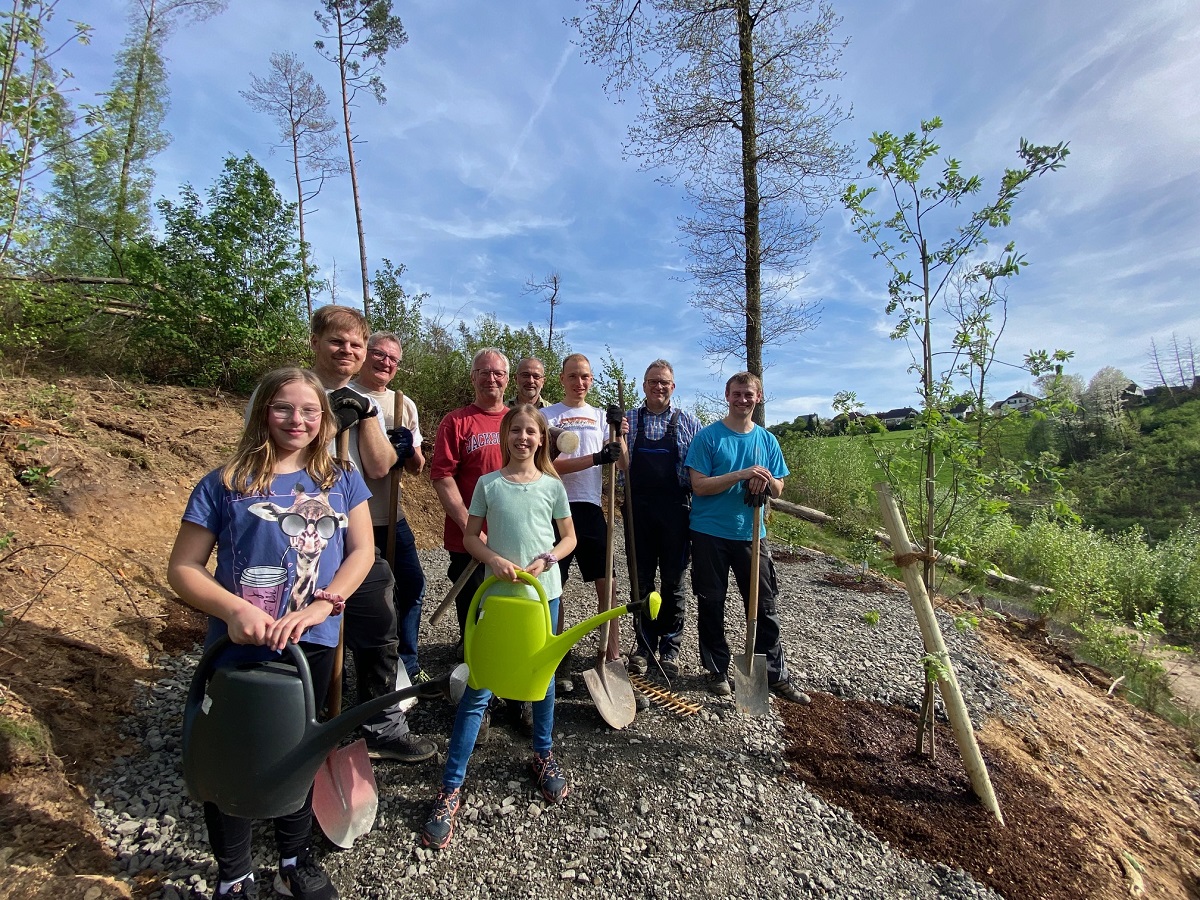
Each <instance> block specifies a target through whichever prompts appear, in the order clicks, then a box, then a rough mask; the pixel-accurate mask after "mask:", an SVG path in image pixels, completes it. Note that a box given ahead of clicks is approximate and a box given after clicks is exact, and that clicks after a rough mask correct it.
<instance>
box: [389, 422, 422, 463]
mask: <svg viewBox="0 0 1200 900" xmlns="http://www.w3.org/2000/svg"><path fill="white" fill-rule="evenodd" d="M387 436H388V440H389V441H391V442H392V449H393V450H395V451H396V459H397V465H399V464H400V463H403V462H404V461H405V460H406V459H412V456H413V453H415V452H416V451H415V450H414V449H413V433H412V432H411V431H410V430H409V429H407V428H405V427H404V426H403V425H400V426H399V427H397V428H389V429H388V433H387Z"/></svg>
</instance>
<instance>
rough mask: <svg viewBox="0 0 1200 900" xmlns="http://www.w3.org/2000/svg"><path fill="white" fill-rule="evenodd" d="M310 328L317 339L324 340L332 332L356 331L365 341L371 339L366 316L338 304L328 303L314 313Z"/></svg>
mask: <svg viewBox="0 0 1200 900" xmlns="http://www.w3.org/2000/svg"><path fill="white" fill-rule="evenodd" d="M309 328H310V329H312V333H313V337H317V338H323V337H325V335H326V334H328V333H329V332H331V331H356V332H358V333H359V334H361V335H362V339H363V340H364V341H366V340H369V339H370V337H371V326H370V325H368V324H367V317H366V316H364V315H363V314H362V313H361V312H359V311H358V310H357V309H354V308H353V307H350V306H338V305H337V304H336V303H328V304H326V305H325V306H322V307H320V308H319V309H318V310H317V311H316V312H315V313H313V316H312V321H311V322H310V323H309Z"/></svg>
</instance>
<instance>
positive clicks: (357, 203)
mask: <svg viewBox="0 0 1200 900" xmlns="http://www.w3.org/2000/svg"><path fill="white" fill-rule="evenodd" d="M337 25H338V78H339V80H340V81H341V85H342V122H343V123H344V124H345V126H346V160H347V162H348V163H349V167H350V191H351V193H352V194H353V195H354V222H355V226H356V227H357V229H358V263H359V267H360V269H361V270H362V298H363V315H365V316H366V317H367V318H368V319H370V318H371V277H370V275H369V274H368V273H367V238H366V233H365V231H364V230H363V215H362V200H361V199H360V197H359V193H358V165H357V162H356V161H355V159H354V135H353V134H352V133H351V131H350V85H349V83H348V82H347V80H346V38H345V27H346V26H345V22H344V21H343V20H342V10H341V7H338V9H337Z"/></svg>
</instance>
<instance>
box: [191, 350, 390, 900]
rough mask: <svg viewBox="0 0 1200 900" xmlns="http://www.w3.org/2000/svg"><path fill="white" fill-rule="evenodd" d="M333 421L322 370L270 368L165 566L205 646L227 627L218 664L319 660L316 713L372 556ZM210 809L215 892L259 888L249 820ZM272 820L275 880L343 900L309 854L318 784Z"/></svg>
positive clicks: (362, 487) (201, 488) (302, 892)
mask: <svg viewBox="0 0 1200 900" xmlns="http://www.w3.org/2000/svg"><path fill="white" fill-rule="evenodd" d="M336 430H337V421H336V419H335V417H334V416H333V414H332V412H331V410H330V406H329V400H328V399H327V397H326V394H325V390H324V388H323V387H322V385H321V382H320V381H319V380H318V379H317V377H316V375H314V374H313V373H312V372H309V371H307V370H304V369H297V368H286V369H277V370H275V371H274V372H270V373H268V374H267V375H266V376H264V378H263V380H262V381H261V383H260V384H259V386H258V388H257V390H256V391H255V394H254V399H253V401H252V403H251V407H250V412H249V415H248V416H247V420H246V427H245V429H244V431H243V432H242V437H241V440H240V442H239V443H238V447H237V450H236V451H235V452H234V455H233V458H232V459H231V460H230V461H229V462H228V463H226V464H225V465H224V466H223V467H222V468H220V469H215V470H214V471H212V472H210V473H209V474H208V475H206V476H204V478H202V479H201V480H200V483H199V484H198V485H196V488H195V490H193V491H192V494H191V497H190V499H189V500H188V504H187V508H186V509H185V510H184V513H183V522H182V523H181V525H180V527H179V534H178V536H177V537H176V538H175V546H174V548H173V549H172V551H171V559H170V562H169V563H168V566H167V578H168V581H169V582H170V584H171V586H172V587H173V588H174V589H175V590H176V591H177V592H178V594H179V596H180V597H181V598H182V599H183V600H184V601H185V602H186V603H188V604H189V605H191V606H193V607H195V608H196V609H198V610H200V611H201V612H203V613H206V614H207V615H208V636H207V639H206V641H205V646H206V647H207V646H209V645H211V644H212V643H213V642H215V641H216V640H217V639H218V638H220V637H221V636H223V635H228V636H229V639H230V640H231V641H232V646H231V647H230V648H229V651H228V652H227V653H225V654H224V655H223V656H222V658H221V660H219V661H218V664H219V665H224V664H235V663H239V662H245V661H251V660H262V659H268V658H275V657H279V658H282V654H281V653H280V651H281V650H283V648H284V647H285V645H286V644H287V643H288V642H289V641H295V642H297V643H298V644H299V646H300V649H301V650H302V651H303V652H304V655H305V657H306V658H307V659H308V664H309V668H310V669H311V670H312V676H313V689H314V693H315V694H316V701H317V709H320V708H321V707H322V705H323V704H324V694H325V691H326V689H327V688H328V686H329V676H330V672H331V671H332V668H333V656H334V648H335V647H336V646H337V642H338V631H339V627H340V623H341V614H342V611H343V609H344V608H345V600H344V599H343V598H344V597H348V596H350V595H351V594H352V593H354V591H355V589H357V588H358V586H359V584H361V582H362V580H363V578H364V577H365V576H366V574H367V572H368V570H369V569H370V568H371V564H372V563H373V562H374V558H375V553H374V546H373V542H372V535H371V516H370V513H369V512H368V509H367V498H368V497H369V496H370V493H369V491H368V490H367V486H366V484H365V483H364V482H363V479H362V476H361V475H359V473H358V472H357V471H356V470H354V469H353V468H352V467H351V466H349V464H346V463H341V462H338V461H337V460H335V459H333V457H332V456H330V454H329V450H328V446H329V443H330V441H331V440H332V439H333V437H334V432H335V431H336ZM214 549H215V550H216V557H217V558H216V568H215V571H214V572H212V573H210V572H209V570H208V568H207V563H208V560H209V557H210V556H211V555H212V553H213V550H214ZM246 752H247V753H253V752H254V748H253V747H247V748H246ZM228 763H229V764H230V765H237V764H238V760H236V759H231V760H228ZM204 819H205V823H206V825H207V826H208V837H209V843H210V844H211V845H212V849H213V854H214V856H216V859H217V869H218V873H219V884H218V886H217V891H216V893H215V894H214V897H217V898H227V897H255V896H257V891H258V888H257V885H256V883H255V873H254V867H253V863H252V861H251V848H250V825H251V823H250V820H249V819H243V818H239V817H236V816H232V815H228V814H227V813H224V812H222V811H221V810H220V809H219V808H217V806H216V805H215V804H213V803H205V804H204ZM274 824H275V843H276V846H277V848H278V850H279V870H278V874H277V875H276V879H275V888H276V890H277V891H279V892H280V893H284V894H286V895H289V896H293V897H308V898H321V900H331V898H336V897H337V895H338V894H337V890H336V889H335V888H334V886H333V884H332V882H330V880H329V876H328V875H327V874H326V873H325V871H324V870H323V869H322V868H321V865H320V864H319V863H318V862H317V861H316V860H315V858H314V857H313V855H312V846H311V844H312V791H311V789H310V790H309V795H308V799H307V800H306V802H305V804H304V805H303V806H302V807H301V808H300V809H299V810H297V811H296V812H294V813H292V814H290V815H287V816H281V817H280V818H277V819H275V821H274Z"/></svg>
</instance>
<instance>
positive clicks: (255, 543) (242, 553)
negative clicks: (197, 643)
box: [183, 469, 370, 647]
mask: <svg viewBox="0 0 1200 900" xmlns="http://www.w3.org/2000/svg"><path fill="white" fill-rule="evenodd" d="M368 497H370V491H368V490H367V486H366V483H365V482H364V481H363V479H362V476H361V475H360V474H359V473H358V472H357V471H350V472H343V473H341V474H340V475H339V477H338V480H337V481H336V482H335V483H334V485H333V487H332V488H330V490H329V491H328V493H326V492H323V491H322V490H321V489H320V488H319V487H318V486H317V484H316V483H315V482H314V481H313V480H312V478H311V477H310V476H309V474H308V473H307V472H305V471H300V472H293V473H291V474H288V475H277V476H276V477H275V480H274V481H272V482H271V490H270V493H269V494H268V495H267V496H263V495H262V494H253V495H248V494H240V493H237V492H236V491H230V490H227V489H226V488H225V486H224V485H223V484H221V470H220V469H216V470H214V471H212V472H209V473H208V474H207V475H205V476H204V477H203V478H202V479H201V480H200V483H199V484H197V485H196V488H195V490H193V491H192V496H191V497H190V498H189V499H188V504H187V508H186V509H185V510H184V512H183V520H184V521H185V522H192V523H194V524H196V525H199V526H200V527H202V528H205V529H207V530H208V531H211V532H212V533H213V534H215V535H216V536H217V566H216V570H215V573H214V574H215V577H216V579H217V581H218V582H219V583H220V584H221V586H222V587H223V588H225V589H226V590H227V591H230V592H232V593H234V594H237V595H238V596H239V597H242V598H243V599H244V600H246V601H247V602H249V603H253V604H254V605H255V606H257V607H259V608H260V609H263V610H264V611H266V612H267V613H268V614H269V615H272V616H274V617H275V618H276V619H279V618H282V617H283V615H284V614H285V613H286V612H287V611H288V610H290V609H303V608H304V607H305V606H307V605H308V604H309V603H310V602H312V599H313V595H314V594H315V593H316V592H317V590H319V589H322V588H326V587H328V586H329V583H330V582H331V581H332V580H333V576H334V574H335V573H336V572H337V570H338V568H339V567H340V566H341V564H342V559H343V558H344V557H345V555H346V544H345V531H346V527H347V525H348V524H349V512H350V510H352V509H354V507H356V506H358V505H359V504H360V503H366V502H367V498H368ZM340 624H341V616H330V617H329V618H327V619H326V620H325V621H324V622H322V623H321V624H319V625H314V626H313V627H312V628H310V629H308V631H306V632H305V633H304V640H305V641H306V642H309V643H313V644H319V645H321V646H324V647H336V646H337V643H338V631H339V628H340ZM225 633H226V625H225V623H224V622H223V621H222V620H221V619H218V618H216V617H215V616H210V617H209V623H208V639H207V640H206V641H205V646H207V645H209V644H211V643H212V642H213V641H215V640H216V639H217V638H218V637H219V636H220V635H223V634H225Z"/></svg>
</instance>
